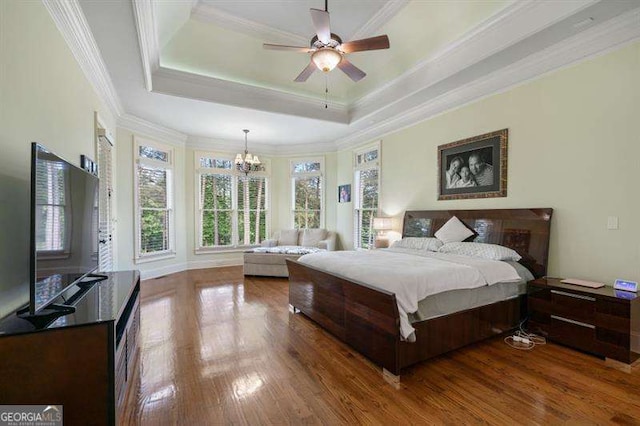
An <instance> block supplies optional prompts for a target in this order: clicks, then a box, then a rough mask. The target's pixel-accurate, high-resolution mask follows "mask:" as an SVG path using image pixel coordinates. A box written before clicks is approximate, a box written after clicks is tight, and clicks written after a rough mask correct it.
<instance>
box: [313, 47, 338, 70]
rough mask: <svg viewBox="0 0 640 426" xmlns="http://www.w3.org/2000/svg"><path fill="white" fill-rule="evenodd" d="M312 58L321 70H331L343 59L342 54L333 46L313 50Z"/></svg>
mask: <svg viewBox="0 0 640 426" xmlns="http://www.w3.org/2000/svg"><path fill="white" fill-rule="evenodd" d="M311 60H312V61H313V63H314V64H316V67H318V69H319V70H320V71H322V72H330V71H331V70H332V69H334V68H335V67H337V66H338V64H339V63H340V62H341V61H342V54H341V53H340V52H338V51H337V50H336V49H334V48H332V47H324V48H322V49H318V50H316V51H315V52H313V54H312V55H311Z"/></svg>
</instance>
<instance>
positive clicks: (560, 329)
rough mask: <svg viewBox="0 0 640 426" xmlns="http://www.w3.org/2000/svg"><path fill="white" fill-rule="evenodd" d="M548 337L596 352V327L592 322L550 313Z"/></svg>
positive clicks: (564, 343)
mask: <svg viewBox="0 0 640 426" xmlns="http://www.w3.org/2000/svg"><path fill="white" fill-rule="evenodd" d="M549 339H551V340H553V341H556V342H558V343H562V344H563V345H567V346H571V347H574V348H576V349H580V350H583V351H586V352H591V353H598V346H597V344H596V327H595V326H594V325H592V324H588V323H584V322H580V321H576V320H573V319H570V318H564V317H561V316H558V315H551V318H550V322H549Z"/></svg>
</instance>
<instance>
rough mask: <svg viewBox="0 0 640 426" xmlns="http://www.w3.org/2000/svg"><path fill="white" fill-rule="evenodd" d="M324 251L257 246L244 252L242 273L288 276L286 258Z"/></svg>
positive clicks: (297, 247) (291, 247) (293, 258)
mask: <svg viewBox="0 0 640 426" xmlns="http://www.w3.org/2000/svg"><path fill="white" fill-rule="evenodd" d="M319 251H326V250H324V249H319V248H315V247H299V246H277V247H257V248H255V249H253V250H249V251H246V252H244V274H245V275H259V276H264V277H288V276H289V271H288V270H287V262H286V260H287V259H290V260H297V259H298V258H299V257H300V256H302V255H303V254H308V253H316V252H319Z"/></svg>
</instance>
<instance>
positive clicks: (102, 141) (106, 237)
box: [98, 136, 113, 271]
mask: <svg viewBox="0 0 640 426" xmlns="http://www.w3.org/2000/svg"><path fill="white" fill-rule="evenodd" d="M112 173H113V147H112V145H111V142H109V140H108V139H107V138H106V137H103V136H101V137H99V138H98V177H99V178H100V187H99V193H98V209H99V212H98V217H99V219H98V232H99V240H100V244H99V246H98V259H99V269H100V271H111V270H113V223H112V218H111V212H112V210H111V209H112V202H111V200H112V198H111V197H112V192H113V174H112Z"/></svg>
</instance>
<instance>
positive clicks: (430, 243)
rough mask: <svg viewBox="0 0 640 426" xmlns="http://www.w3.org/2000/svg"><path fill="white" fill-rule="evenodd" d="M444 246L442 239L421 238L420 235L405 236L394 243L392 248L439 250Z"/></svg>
mask: <svg viewBox="0 0 640 426" xmlns="http://www.w3.org/2000/svg"><path fill="white" fill-rule="evenodd" d="M441 246H442V241H440V240H439V239H437V238H433V237H429V238H426V237H425V238H419V237H404V238H403V239H401V240H399V241H396V242H394V243H393V245H392V246H391V248H406V249H414V250H427V251H438V249H439V248H440V247H441Z"/></svg>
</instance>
